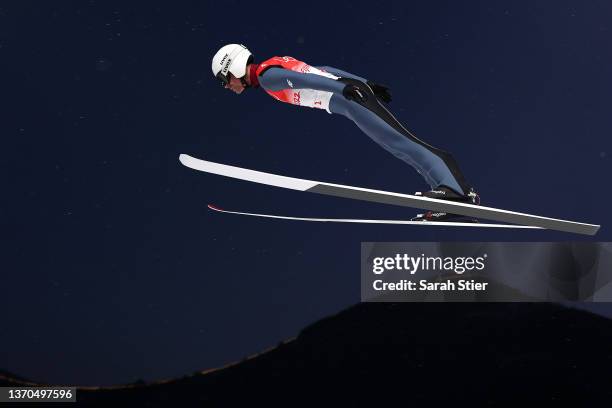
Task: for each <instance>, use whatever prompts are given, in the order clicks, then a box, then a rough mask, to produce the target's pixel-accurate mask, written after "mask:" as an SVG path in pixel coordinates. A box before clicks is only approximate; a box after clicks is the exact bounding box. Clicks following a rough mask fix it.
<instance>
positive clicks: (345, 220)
mask: <svg viewBox="0 0 612 408" xmlns="http://www.w3.org/2000/svg"><path fill="white" fill-rule="evenodd" d="M208 208H209V209H211V210H213V211H216V212H220V213H225V214H236V215H248V216H251V217H263V218H275V219H279V220H292V221H312V222H341V223H354V224H400V225H421V226H430V225H437V226H441V227H481V228H533V229H541V228H540V227H533V226H530V225H512V224H483V223H478V222H447V221H445V222H440V221H408V220H375V219H353V218H308V217H289V216H286V215H271V214H257V213H248V212H240V211H230V210H224V209H222V208H219V207H217V206H215V205H212V204H208Z"/></svg>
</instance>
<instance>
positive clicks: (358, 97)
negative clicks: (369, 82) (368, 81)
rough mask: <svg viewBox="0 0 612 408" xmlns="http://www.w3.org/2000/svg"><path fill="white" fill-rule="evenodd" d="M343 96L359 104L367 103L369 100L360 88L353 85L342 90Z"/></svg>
mask: <svg viewBox="0 0 612 408" xmlns="http://www.w3.org/2000/svg"><path fill="white" fill-rule="evenodd" d="M342 95H344V97H345V98H346V99H348V100H349V101H355V102H359V103H365V101H367V100H368V95H367V94H366V93H365V92H364V91H363V90H361V89H359V87H358V86H356V85H353V84H348V85H347V86H345V87H344V89H343V90H342Z"/></svg>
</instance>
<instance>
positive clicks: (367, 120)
mask: <svg viewBox="0 0 612 408" xmlns="http://www.w3.org/2000/svg"><path fill="white" fill-rule="evenodd" d="M339 78H344V79H343V81H344V82H340V81H338V79H339ZM250 79H251V86H253V87H258V86H261V88H262V89H263V90H264V91H266V92H267V93H268V94H269V95H271V96H272V97H274V98H276V99H277V100H279V101H281V102H286V103H290V104H293V105H300V106H307V107H310V108H318V109H324V110H326V111H327V112H328V113H330V114H331V113H335V114H340V115H343V116H345V117H347V118H349V119H350V120H352V121H353V122H355V124H356V125H357V126H358V127H359V128H360V129H361V130H362V131H363V132H364V133H365V134H367V135H368V136H369V137H370V139H372V140H373V141H375V142H376V143H378V144H379V145H380V146H382V147H383V148H384V149H386V150H387V151H389V152H390V153H392V154H393V155H394V156H396V157H398V158H399V159H401V160H403V161H404V162H406V163H408V164H410V165H411V166H412V167H413V168H414V169H415V170H416V171H417V172H418V173H419V174H421V175H422V176H423V177H424V178H425V181H426V182H427V183H428V184H429V185H430V186H431V188H432V189H435V188H437V187H439V186H441V185H443V186H446V187H449V188H450V189H452V190H454V191H456V192H457V193H459V194H461V195H465V194H467V193H468V192H469V190H470V186H469V185H468V184H467V182H466V181H465V179H464V177H463V174H462V173H461V171H460V170H459V166H458V165H457V163H456V162H455V160H454V158H453V157H452V156H451V155H450V153H448V152H445V151H443V150H440V149H437V148H435V147H433V146H430V145H429V144H427V143H425V142H423V141H422V140H420V139H418V138H417V137H416V136H414V135H413V134H412V133H411V132H410V131H409V130H408V129H406V128H405V127H404V126H402V124H401V123H400V122H399V121H398V120H397V119H396V118H395V117H394V116H393V114H391V112H389V110H388V109H387V108H386V107H385V106H384V105H383V103H382V102H381V101H379V100H378V99H377V98H376V96H375V95H374V93H373V92H372V90H371V88H370V87H369V86H368V85H367V84H366V82H367V80H366V79H364V78H361V77H359V76H356V75H353V74H351V73H348V72H345V71H342V70H339V69H336V68H333V67H328V66H323V67H313V66H310V65H308V64H306V63H304V62H302V61H298V60H296V59H295V58H292V57H273V58H270V59H268V60H266V61H264V62H262V63H261V64H259V65H253V66H251V72H250ZM347 81H348V82H349V83H354V84H356V85H358V86H359V87H360V89H362V90H364V89H365V90H366V92H367V94H368V98H367V101H366V102H365V103H363V104H362V103H359V102H355V101H350V100H348V99H346V98H345V97H344V96H343V94H342V91H343V89H344V87H345V86H346V82H347Z"/></svg>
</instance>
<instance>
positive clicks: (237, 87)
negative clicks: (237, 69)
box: [225, 74, 244, 95]
mask: <svg viewBox="0 0 612 408" xmlns="http://www.w3.org/2000/svg"><path fill="white" fill-rule="evenodd" d="M229 78H230V81H229V82H228V83H227V85H225V88H229V89H231V90H232V91H234V93H236V94H238V95H239V94H241V93H242V91H244V85H242V82H241V81H240V79H238V78H236V77H234V76H233V75H232V74H230V75H229Z"/></svg>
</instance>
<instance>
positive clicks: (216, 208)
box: [208, 204, 223, 211]
mask: <svg viewBox="0 0 612 408" xmlns="http://www.w3.org/2000/svg"><path fill="white" fill-rule="evenodd" d="M208 208H210V209H211V210H213V211H223V210H222V209H221V208H219V207H216V206H214V205H212V204H208Z"/></svg>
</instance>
